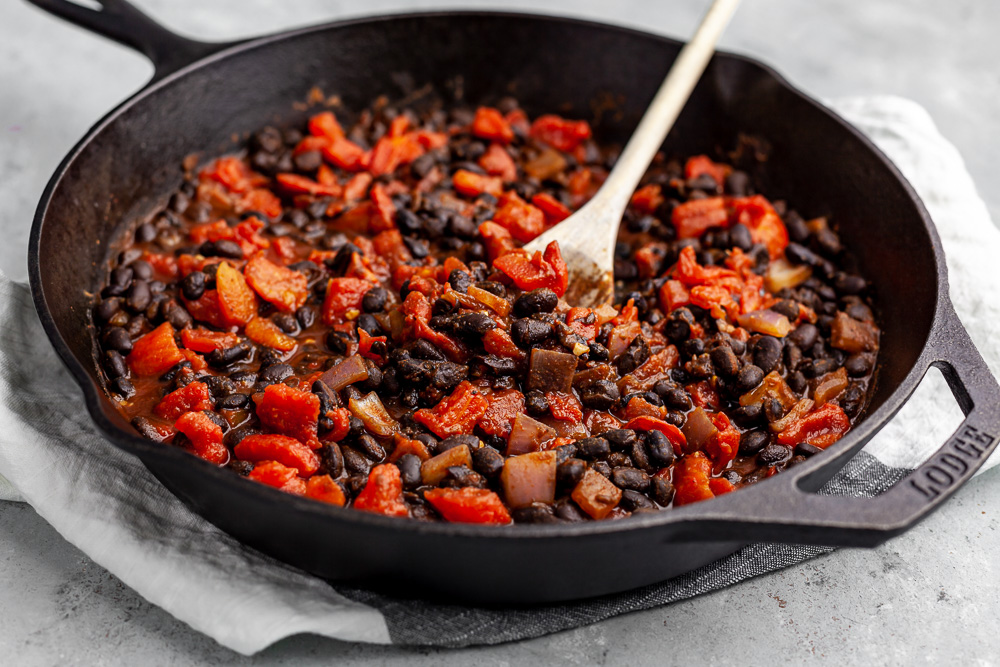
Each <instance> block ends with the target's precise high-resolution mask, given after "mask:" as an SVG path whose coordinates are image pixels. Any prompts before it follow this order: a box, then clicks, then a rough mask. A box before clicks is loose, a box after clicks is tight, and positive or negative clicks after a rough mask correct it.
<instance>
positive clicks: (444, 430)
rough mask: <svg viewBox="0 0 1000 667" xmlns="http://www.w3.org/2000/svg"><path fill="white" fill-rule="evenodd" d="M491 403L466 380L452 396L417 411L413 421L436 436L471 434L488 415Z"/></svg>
mask: <svg viewBox="0 0 1000 667" xmlns="http://www.w3.org/2000/svg"><path fill="white" fill-rule="evenodd" d="M488 407H489V401H487V400H486V398H485V397H484V396H483V395H482V394H481V393H480V392H479V389H477V388H476V387H475V386H474V385H473V384H472V383H471V382H469V381H468V380H464V381H463V382H462V383H461V384H459V385H458V387H456V388H455V391H453V392H452V393H451V395H450V396H447V397H446V398H444V399H442V400H441V402H440V403H438V404H437V405H436V406H434V407H433V408H430V409H428V408H422V409H420V410H417V411H416V412H415V413H414V415H413V419H414V420H415V421H417V422H419V423H421V424H423V425H424V426H426V427H427V428H429V429H430V430H431V431H432V432H433V433H434V434H435V435H437V436H438V437H441V438H446V437H448V436H449V435H459V434H461V433H471V432H472V427H473V426H475V425H476V422H477V421H479V419H480V417H482V416H483V415H484V414H486V409H487V408H488Z"/></svg>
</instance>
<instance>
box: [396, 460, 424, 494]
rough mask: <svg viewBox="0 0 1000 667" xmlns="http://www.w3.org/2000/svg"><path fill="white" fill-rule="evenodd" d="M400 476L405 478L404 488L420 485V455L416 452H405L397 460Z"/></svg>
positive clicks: (413, 487) (410, 488) (411, 488)
mask: <svg viewBox="0 0 1000 667" xmlns="http://www.w3.org/2000/svg"><path fill="white" fill-rule="evenodd" d="M396 467H397V468H399V476H400V477H401V478H402V480H403V488H404V489H409V490H411V491H412V490H413V489H415V488H417V487H418V486H420V484H421V477H420V457H419V456H417V455H416V454H403V455H402V456H400V457H399V460H398V461H396Z"/></svg>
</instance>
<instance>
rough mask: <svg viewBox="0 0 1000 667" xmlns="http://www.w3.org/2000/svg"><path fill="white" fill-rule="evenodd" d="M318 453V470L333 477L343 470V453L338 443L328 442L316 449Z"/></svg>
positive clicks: (339, 474) (338, 475) (336, 476)
mask: <svg viewBox="0 0 1000 667" xmlns="http://www.w3.org/2000/svg"><path fill="white" fill-rule="evenodd" d="M316 453H317V454H319V472H320V473H322V474H324V475H329V476H330V477H333V478H334V479H336V478H338V477H340V476H341V474H343V472H344V455H343V453H342V452H341V451H340V445H338V444H337V443H335V442H329V443H327V444H325V445H323V446H322V447H320V448H319V449H318V450H317V451H316Z"/></svg>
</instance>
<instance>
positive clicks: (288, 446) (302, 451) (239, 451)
mask: <svg viewBox="0 0 1000 667" xmlns="http://www.w3.org/2000/svg"><path fill="white" fill-rule="evenodd" d="M233 453H234V454H236V458H238V459H241V460H243V461H251V462H254V463H256V462H258V461H277V462H278V463H280V464H282V465H285V466H288V467H289V468H295V469H296V470H298V471H299V474H300V475H302V476H304V477H308V476H309V475H311V474H313V473H314V472H316V471H317V470H319V456H318V455H317V454H316V452H314V451H313V450H311V449H309V448H308V447H307V446H305V445H303V444H302V443H301V442H299V441H298V440H296V439H295V438H289V437H288V436H287V435H278V434H275V433H258V434H256V435H248V436H246V437H245V438H243V439H242V440H240V442H239V444H238V445H236V447H234V448H233Z"/></svg>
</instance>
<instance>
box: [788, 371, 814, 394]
mask: <svg viewBox="0 0 1000 667" xmlns="http://www.w3.org/2000/svg"><path fill="white" fill-rule="evenodd" d="M785 382H786V383H787V384H788V388H789V389H791V390H792V391H794V392H795V393H796V394H799V395H800V396H801V395H802V394H804V393H805V391H806V388H807V387H808V386H809V383H808V382H807V381H806V376H805V375H803V374H802V373H801V372H800V371H795V372H794V373H789V374H788V377H786V378H785Z"/></svg>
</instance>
